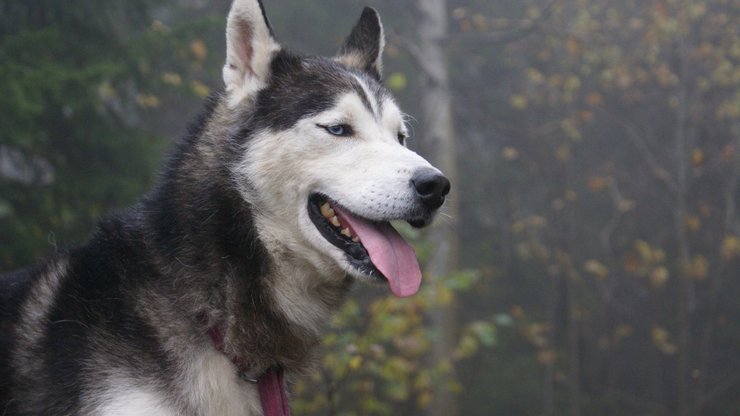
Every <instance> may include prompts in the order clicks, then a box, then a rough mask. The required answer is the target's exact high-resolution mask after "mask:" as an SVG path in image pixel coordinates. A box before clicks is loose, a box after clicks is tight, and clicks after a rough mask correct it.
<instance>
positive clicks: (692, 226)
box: [683, 215, 701, 232]
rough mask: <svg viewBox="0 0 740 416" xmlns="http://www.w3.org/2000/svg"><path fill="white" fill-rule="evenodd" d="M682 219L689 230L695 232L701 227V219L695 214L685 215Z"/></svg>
mask: <svg viewBox="0 0 740 416" xmlns="http://www.w3.org/2000/svg"><path fill="white" fill-rule="evenodd" d="M683 221H684V224H686V228H688V229H689V231H691V232H697V231H699V229H700V228H701V219H700V218H699V217H697V216H696V215H687V216H686V217H685V218H684V219H683Z"/></svg>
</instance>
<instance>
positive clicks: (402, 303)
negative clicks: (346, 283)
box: [291, 272, 496, 415]
mask: <svg viewBox="0 0 740 416" xmlns="http://www.w3.org/2000/svg"><path fill="white" fill-rule="evenodd" d="M477 282H478V274H477V273H474V272H463V273H459V274H457V275H453V276H448V277H445V278H442V279H439V280H437V281H425V282H424V283H423V285H422V289H421V291H420V292H419V293H418V294H417V295H415V296H414V297H412V298H409V299H397V298H394V297H391V296H376V297H370V298H364V299H361V300H356V299H352V300H350V301H348V302H347V303H346V304H345V305H344V307H343V308H342V309H341V310H340V311H339V313H338V314H337V315H336V316H335V317H334V319H333V321H332V324H331V329H330V331H329V332H328V334H327V336H326V337H325V339H324V344H323V345H324V348H323V349H324V350H323V351H322V354H321V365H320V371H319V372H317V373H315V374H313V375H311V376H310V378H309V379H308V380H301V381H299V383H298V384H297V386H296V387H295V393H296V395H295V397H294V399H293V401H292V404H291V405H292V407H293V409H294V411H295V412H296V413H300V414H305V415H311V414H316V415H325V414H336V415H394V414H399V412H400V411H401V409H405V410H404V411H405V412H407V413H414V412H418V411H420V410H422V409H425V408H426V407H427V406H428V405H429V404H430V402H431V399H432V394H433V390H434V388H435V386H438V385H439V384H440V383H443V384H444V385H446V386H447V388H449V389H451V390H453V391H459V390H460V389H461V388H462V386H461V385H460V384H459V382H458V381H457V380H455V379H452V378H450V375H451V370H452V368H453V366H454V365H456V363H458V362H461V361H463V360H466V359H469V358H470V357H473V356H475V355H476V354H477V353H479V352H480V351H481V350H483V349H489V348H492V347H494V346H495V344H496V326H495V324H494V320H493V319H485V320H475V321H472V322H470V323H468V324H467V325H465V326H464V327H463V328H462V331H461V334H460V338H459V340H458V344H457V347H456V348H455V352H454V354H453V356H451V357H449V360H442V361H439V362H431V351H432V349H433V348H434V344H435V342H437V341H438V339H437V337H438V334H437V333H436V331H435V330H434V328H430V327H428V326H427V322H426V317H427V316H428V314H429V313H431V312H432V311H433V310H435V309H436V308H438V307H440V306H444V305H448V304H449V303H450V302H452V301H453V299H454V298H455V297H457V296H458V295H459V294H460V293H461V292H462V291H467V290H470V289H472V287H473V285H474V284H476V283H477Z"/></svg>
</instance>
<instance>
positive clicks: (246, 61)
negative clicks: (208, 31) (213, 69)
mask: <svg viewBox="0 0 740 416" xmlns="http://www.w3.org/2000/svg"><path fill="white" fill-rule="evenodd" d="M279 50H280V45H279V44H278V43H277V41H275V38H274V37H273V35H272V29H271V28H270V23H269V22H268V21H267V17H266V16H265V12H264V8H263V6H262V2H261V1H260V0H234V3H233V4H232V5H231V11H230V12H229V17H228V21H227V23H226V64H225V65H224V69H223V77H224V83H225V84H226V92H227V94H228V100H229V104H231V105H232V106H234V105H236V104H238V103H239V102H241V101H242V100H244V99H245V98H247V97H250V96H254V94H255V93H256V92H257V91H259V90H260V89H262V88H264V87H265V86H266V84H267V81H268V79H269V77H270V62H271V61H272V58H273V56H275V53H276V52H277V51H279Z"/></svg>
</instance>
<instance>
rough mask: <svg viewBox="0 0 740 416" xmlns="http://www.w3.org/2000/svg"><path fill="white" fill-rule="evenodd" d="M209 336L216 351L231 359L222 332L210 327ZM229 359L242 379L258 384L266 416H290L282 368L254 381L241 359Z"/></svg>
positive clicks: (267, 372) (270, 370)
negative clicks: (248, 375) (247, 373)
mask: <svg viewBox="0 0 740 416" xmlns="http://www.w3.org/2000/svg"><path fill="white" fill-rule="evenodd" d="M208 336H209V337H210V338H211V342H213V346H214V347H215V348H216V350H217V351H218V352H220V353H221V354H224V355H226V356H227V357H229V355H228V354H226V352H225V350H224V336H223V333H222V332H221V330H220V329H219V328H218V327H215V326H209V327H208ZM229 359H230V360H231V362H233V363H234V365H235V366H236V368H237V369H238V370H239V374H240V377H241V378H242V379H243V380H247V381H249V382H252V383H256V384H257V389H258V390H259V392H260V402H261V403H262V411H263V412H264V416H290V407H289V406H288V394H287V393H286V391H285V377H284V374H283V369H282V368H280V367H272V368H270V369H269V370H267V371H266V372H265V373H264V374H262V375H261V376H259V377H257V379H256V380H254V379H249V378H247V377H246V376H245V374H246V372H245V371H244V369H245V367H246V366H245V365H244V362H243V361H242V360H241V359H240V358H238V357H229Z"/></svg>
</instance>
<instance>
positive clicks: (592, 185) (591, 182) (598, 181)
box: [587, 176, 609, 192]
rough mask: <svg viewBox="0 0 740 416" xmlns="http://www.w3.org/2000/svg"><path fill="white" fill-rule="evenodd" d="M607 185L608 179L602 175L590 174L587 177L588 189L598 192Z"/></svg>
mask: <svg viewBox="0 0 740 416" xmlns="http://www.w3.org/2000/svg"><path fill="white" fill-rule="evenodd" d="M608 185H609V180H608V179H607V178H605V177H603V176H591V177H590V178H588V184H587V186H588V189H590V190H592V191H594V192H598V191H601V190H604V189H605V188H606V187H607V186H608Z"/></svg>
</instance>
